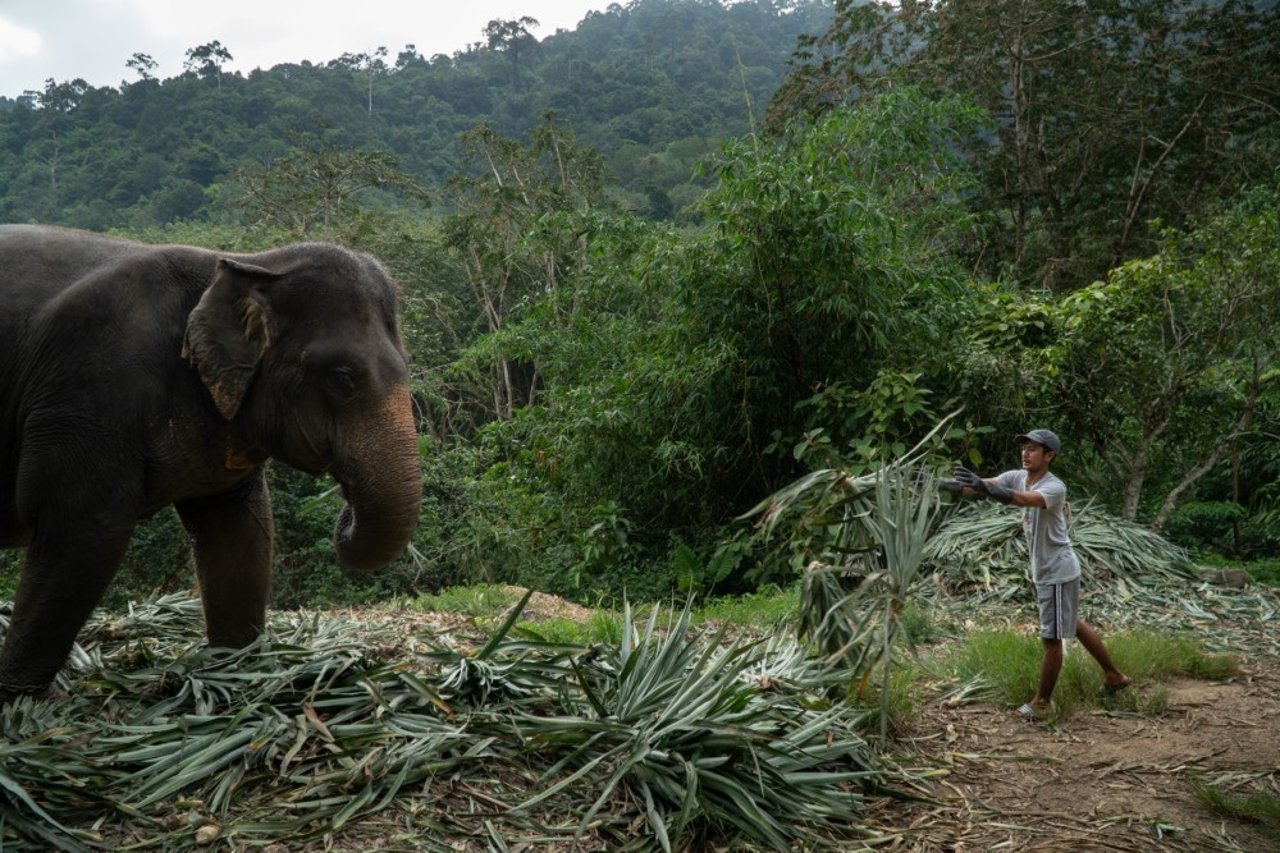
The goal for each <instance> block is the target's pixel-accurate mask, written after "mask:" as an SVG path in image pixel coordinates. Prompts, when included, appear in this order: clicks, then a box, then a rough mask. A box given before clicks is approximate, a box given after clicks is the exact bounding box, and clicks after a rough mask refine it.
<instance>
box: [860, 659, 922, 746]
mask: <svg viewBox="0 0 1280 853" xmlns="http://www.w3.org/2000/svg"><path fill="white" fill-rule="evenodd" d="M925 676H926V674H925V673H924V671H923V670H922V669H921V667H920V666H918V665H917V664H914V663H899V664H896V665H895V666H894V667H893V674H892V676H890V678H889V695H888V698H887V699H886V698H885V697H884V693H883V691H884V675H883V674H882V673H874V674H873V675H872V677H871V678H870V679H868V681H867V684H866V686H865V687H863V685H861V684H860V683H859V682H858V681H854V682H851V683H850V684H849V690H848V694H847V695H846V696H845V701H847V702H848V703H849V704H850V705H852V706H854V707H855V708H863V709H865V710H867V711H871V712H873V715H869V716H868V723H869V724H870V723H876V724H878V723H879V715H880V714H881V713H883V714H884V717H885V720H886V721H887V727H886V728H887V731H886V733H887V734H888V735H889V736H891V737H896V736H898V735H901V734H902V733H903V732H905V731H907V730H908V729H910V727H911V723H912V722H913V721H914V720H915V719H916V717H917V716H918V714H919V712H920V705H921V703H922V702H923V701H924V680H925ZM877 734H878V732H871V731H868V735H872V736H874V735H877Z"/></svg>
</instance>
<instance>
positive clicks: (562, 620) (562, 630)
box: [515, 610, 622, 646]
mask: <svg viewBox="0 0 1280 853" xmlns="http://www.w3.org/2000/svg"><path fill="white" fill-rule="evenodd" d="M515 632H516V633H517V634H518V635H519V636H521V637H524V638H526V639H530V640H536V641H538V642H543V643H551V644H553V645H565V646H591V645H596V644H598V643H610V642H616V641H617V638H618V637H619V636H620V635H621V633H622V617H621V616H619V615H618V614H617V613H614V612H613V611H612V610H596V611H595V612H593V613H592V614H591V616H590V617H589V618H588V619H587V621H585V622H578V621H576V620H574V619H569V618H568V617H565V616H552V617H550V618H547V619H539V620H537V621H531V620H521V621H520V622H517V623H516V626H515Z"/></svg>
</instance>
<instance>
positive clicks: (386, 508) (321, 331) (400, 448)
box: [184, 244, 422, 569]
mask: <svg viewBox="0 0 1280 853" xmlns="http://www.w3.org/2000/svg"><path fill="white" fill-rule="evenodd" d="M396 303H397V300H396V289H395V286H394V284H393V283H392V281H391V279H390V277H389V276H388V275H387V273H386V271H385V270H384V269H383V268H382V266H381V265H380V264H379V263H378V262H377V261H375V260H374V259H373V258H371V257H369V256H367V255H361V254H356V253H353V252H349V251H346V250H344V249H340V248H338V247H335V246H330V245H326V244H301V245H297V246H290V247H287V248H284V249H279V250H275V251H273V252H265V253H262V254H260V255H254V256H241V257H240V258H239V259H231V258H222V259H220V260H219V261H218V262H217V268H216V270H215V272H214V276H213V281H212V284H211V285H210V287H209V288H208V289H207V290H206V291H205V293H204V295H203V297H202V298H201V299H200V303H199V305H197V306H196V308H195V310H194V311H192V313H191V316H190V318H189V320H188V323H187V332H186V344H185V347H184V354H185V356H186V357H187V358H188V360H190V361H191V363H192V364H193V365H194V366H195V368H196V370H197V371H198V372H199V374H200V378H201V380H202V381H203V383H204V385H205V387H206V388H208V390H209V393H210V394H211V396H212V397H213V401H214V403H215V405H216V406H217V409H218V412H219V413H220V414H221V415H222V417H223V418H225V419H226V420H227V421H229V422H230V423H231V426H232V434H233V435H234V436H236V438H237V440H238V441H239V442H241V443H242V445H243V448H242V449H243V450H245V451H248V452H249V453H250V454H258V455H270V456H274V457H277V458H279V459H281V460H283V461H284V462H286V463H288V464H289V465H292V466H293V467H295V468H298V469H300V470H303V471H306V472H308V473H312V474H319V473H322V472H328V473H331V474H332V475H333V477H334V479H336V480H337V481H338V483H339V484H340V485H341V486H342V491H343V494H344V495H345V497H346V499H347V506H346V507H344V508H343V510H342V513H341V514H340V515H339V517H338V524H337V530H336V531H335V534H334V543H335V545H336V547H337V550H338V556H339V557H340V558H341V559H342V561H343V562H345V563H346V564H347V565H349V566H352V567H353V568H358V569H373V568H378V567H380V566H382V565H385V564H386V563H388V562H390V560H392V559H393V558H394V557H395V556H396V555H397V554H399V553H400V552H401V551H402V550H403V549H404V547H405V545H406V544H407V543H408V541H409V538H410V537H411V536H412V535H413V530H414V527H415V526H416V524H417V520H418V512H419V504H420V502H421V499H422V476H421V469H420V464H419V457H418V442H417V435H416V431H415V429H414V420H413V412H412V405H411V400H410V394H409V372H408V365H407V362H406V356H405V351H404V347H403V345H402V344H401V341H400V333H399V330H398V328H397V325H396ZM228 464H229V465H230V464H232V463H231V462H230V461H229V462H228Z"/></svg>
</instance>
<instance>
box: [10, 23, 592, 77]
mask: <svg viewBox="0 0 1280 853" xmlns="http://www.w3.org/2000/svg"><path fill="white" fill-rule="evenodd" d="M609 2H611V0H205V2H194V3H193V2H189V0H0V95H7V96H8V97H10V98H15V97H17V96H18V95H21V94H22V93H23V91H25V90H27V89H33V90H37V91H40V90H43V89H44V83H45V80H47V79H48V78H50V77H52V78H53V79H54V80H56V81H58V82H59V83H62V82H66V81H68V80H74V79H76V78H77V77H80V78H83V79H84V80H85V81H87V82H88V83H89V84H90V85H93V86H113V87H118V86H119V85H120V83H121V82H122V81H126V80H127V81H133V80H136V79H138V78H137V75H136V74H135V73H134V72H133V71H132V70H131V69H129V68H126V67H125V62H127V61H128V60H129V58H130V57H132V56H133V55H134V54H135V53H145V54H147V55H149V56H150V57H151V58H152V59H154V60H155V61H156V63H157V67H156V69H155V71H154V72H153V73H154V76H156V77H158V78H161V79H164V78H168V77H176V76H177V75H179V74H181V73H182V64H183V62H184V61H185V58H186V52H187V50H188V49H190V48H193V47H198V46H200V45H203V44H208V43H209V42H211V41H214V40H217V41H219V42H221V43H222V46H223V47H225V48H226V49H227V50H228V51H229V52H230V53H231V55H232V56H233V57H234V61H232V62H230V63H228V64H227V65H226V66H225V67H226V69H227V70H228V71H240V72H243V73H248V72H250V71H252V70H253V69H255V68H270V67H271V66H273V65H279V64H280V63H282V62H301V61H303V60H310V61H311V62H314V63H317V64H322V63H325V62H328V61H329V60H330V59H337V58H338V57H339V56H341V55H342V54H344V53H368V52H371V51H373V50H376V49H377V48H379V47H385V48H387V60H388V62H391V63H393V62H394V61H395V56H396V54H397V53H399V52H400V51H401V50H403V49H404V46H405V45H406V44H412V45H414V46H415V47H416V49H417V51H418V52H419V53H421V54H422V55H423V56H427V57H430V56H432V55H434V54H437V53H446V54H451V53H453V52H454V51H456V50H461V49H463V48H464V47H466V45H468V44H470V43H471V42H476V41H482V40H483V38H484V37H483V35H481V31H482V30H483V29H484V26H485V24H487V23H488V22H489V21H491V20H493V19H495V18H499V19H512V18H521V17H524V16H526V15H527V16H529V17H531V18H535V19H537V21H538V22H539V24H540V26H538V27H534V28H531V30H532V32H533V33H534V35H536V36H537V37H538V38H544V37H546V36H549V35H551V34H552V33H554V32H555V31H556V30H557V29H560V28H563V29H570V30H571V29H573V28H574V27H575V26H577V24H578V22H579V21H581V20H582V19H583V17H585V16H586V14H587V12H588V11H591V10H603V9H604V8H605V7H607V6H608V5H609Z"/></svg>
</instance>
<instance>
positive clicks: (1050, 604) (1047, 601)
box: [1036, 578, 1080, 640]
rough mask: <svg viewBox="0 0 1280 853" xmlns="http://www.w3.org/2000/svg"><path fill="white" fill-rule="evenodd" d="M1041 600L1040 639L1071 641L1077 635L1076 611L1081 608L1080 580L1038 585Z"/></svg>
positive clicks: (1038, 594)
mask: <svg viewBox="0 0 1280 853" xmlns="http://www.w3.org/2000/svg"><path fill="white" fill-rule="evenodd" d="M1036 597H1037V598H1038V599H1039V600H1040V637H1041V638H1042V639H1045V640H1069V639H1071V638H1072V637H1074V636H1075V635H1076V611H1077V610H1078V609H1079V607H1080V578H1075V579H1073V580H1069V581H1064V582H1062V583H1038V584H1036Z"/></svg>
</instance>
